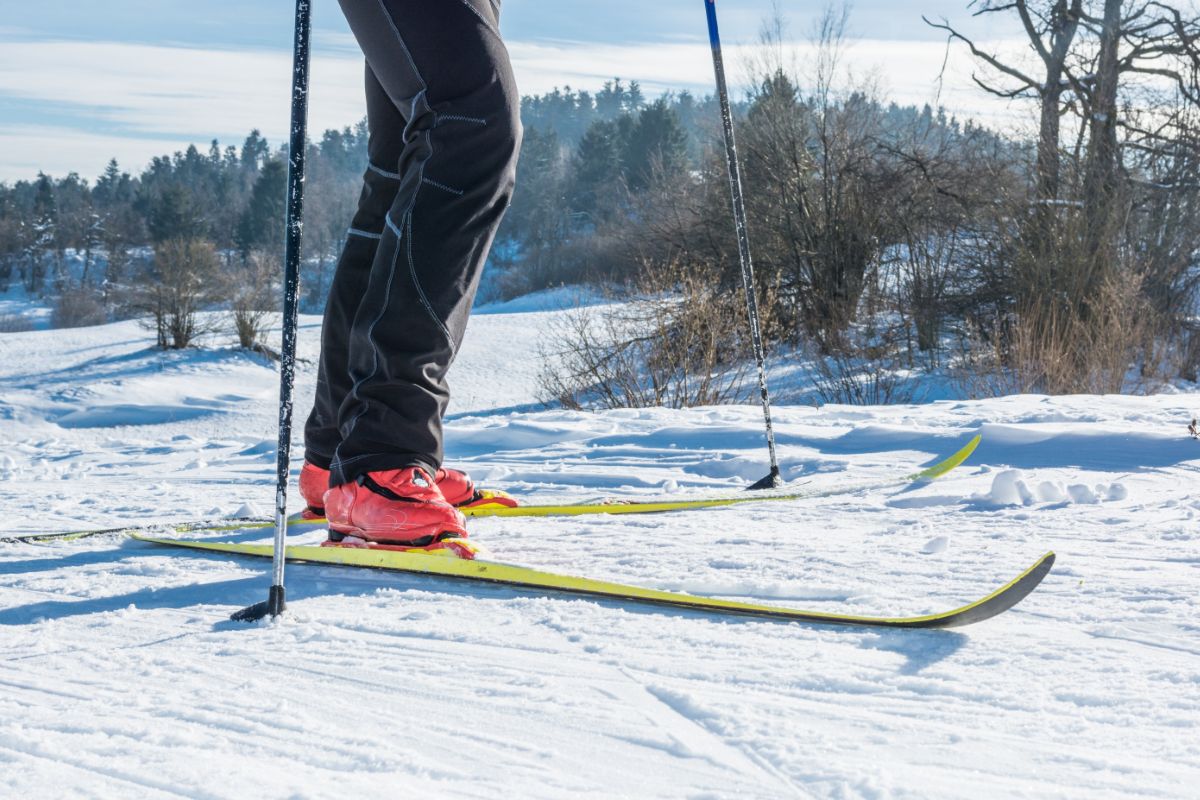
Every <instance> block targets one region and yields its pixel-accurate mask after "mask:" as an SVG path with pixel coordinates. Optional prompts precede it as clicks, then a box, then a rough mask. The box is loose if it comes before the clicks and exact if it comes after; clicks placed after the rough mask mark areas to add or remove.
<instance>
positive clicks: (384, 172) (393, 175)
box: [367, 161, 402, 181]
mask: <svg viewBox="0 0 1200 800" xmlns="http://www.w3.org/2000/svg"><path fill="white" fill-rule="evenodd" d="M367 169H369V170H371V172H374V173H375V174H376V175H382V176H383V177H385V178H391V179H392V180H394V181H398V180H400V178H401V177H402V176H401V175H400V173H399V172H388V171H387V170H386V169H384V168H383V167H377V166H375V165H374V164H372V163H371V162H369V161H368V162H367Z"/></svg>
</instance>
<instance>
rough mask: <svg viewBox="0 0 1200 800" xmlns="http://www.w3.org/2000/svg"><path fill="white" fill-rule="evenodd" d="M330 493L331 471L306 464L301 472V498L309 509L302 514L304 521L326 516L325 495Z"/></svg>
mask: <svg viewBox="0 0 1200 800" xmlns="http://www.w3.org/2000/svg"><path fill="white" fill-rule="evenodd" d="M328 491H329V470H327V469H321V468H320V467H318V466H317V465H316V464H312V463H309V462H308V461H305V462H304V468H303V469H302V470H300V496H301V497H303V498H304V502H305V503H307V504H308V508H306V509H304V511H302V512H300V516H301V517H302V518H303V519H321V518H322V517H324V516H325V493H326V492H328Z"/></svg>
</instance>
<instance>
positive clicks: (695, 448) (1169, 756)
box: [0, 296, 1200, 798]
mask: <svg viewBox="0 0 1200 800" xmlns="http://www.w3.org/2000/svg"><path fill="white" fill-rule="evenodd" d="M560 299H561V298H560ZM561 304H562V303H558V304H557V305H556V300H555V297H554V296H550V297H548V298H546V297H543V298H541V299H540V300H538V301H536V302H535V301H529V302H527V303H526V304H524V305H522V304H515V305H512V306H508V307H503V306H492V307H489V308H488V309H486V310H487V312H488V313H484V314H480V315H477V316H476V317H474V318H473V319H472V321H471V325H470V330H469V332H468V340H467V344H466V345H465V347H464V348H463V352H462V354H461V356H460V361H459V363H458V364H457V365H456V367H455V368H454V371H453V374H452V382H453V386H454V391H455V396H454V400H453V403H452V407H451V413H450V419H449V422H448V426H447V453H448V458H449V461H450V462H452V463H453V464H454V465H458V466H463V467H465V468H467V469H468V470H470V471H471V472H472V473H473V474H474V475H475V476H476V477H477V478H478V479H481V480H482V481H484V482H485V483H487V484H488V485H490V486H495V487H496V488H502V489H506V490H508V491H510V492H512V493H514V494H516V495H518V496H520V497H522V498H529V499H536V500H537V501H541V502H558V501H575V500H585V499H596V498H603V497H608V496H618V495H619V496H628V495H638V496H645V497H650V496H658V495H661V494H684V495H687V494H699V493H711V492H715V491H726V490H729V489H731V488H735V487H737V486H742V485H745V484H746V483H748V482H750V481H753V480H756V479H758V478H760V477H762V475H763V474H765V472H766V465H765V447H764V445H763V438H762V433H761V415H760V410H759V409H758V408H757V407H756V406H744V407H742V406H725V407H714V408H699V409H691V410H684V411H674V410H668V409H646V410H624V411H610V412H571V411H564V410H560V409H548V408H545V407H543V406H542V405H541V404H540V402H539V398H538V396H537V393H536V389H535V386H536V375H537V372H538V363H537V362H538V347H537V345H538V342H539V333H540V331H543V330H544V329H545V327H546V326H547V325H548V324H549V323H551V322H552V321H553V317H554V316H555V315H556V314H559V313H563V312H560V311H557V310H556V308H558V307H559V305H561ZM565 304H566V305H568V306H570V305H573V304H574V301H565ZM301 321H302V329H301V340H300V344H301V356H302V357H304V358H306V359H308V362H307V363H305V364H303V365H302V368H301V369H300V371H299V376H298V379H299V384H298V387H297V397H298V398H299V401H298V403H297V411H298V413H299V414H300V415H301V417H300V419H301V420H302V415H303V413H304V412H305V411H306V410H307V409H306V407H305V406H306V402H307V398H309V397H311V394H312V390H313V373H314V371H315V370H314V364H315V362H314V359H315V358H316V348H317V334H318V330H319V324H320V322H319V320H318V319H317V318H314V317H302V319H301ZM152 344H153V342H152V338H151V336H150V334H149V333H148V332H147V331H146V330H145V329H143V328H142V327H140V326H139V325H138V324H137V323H136V322H122V323H116V324H112V325H106V326H101V327H97V328H84V329H73V330H33V331H26V332H14V333H3V334H0V442H3V443H4V445H5V446H4V447H3V452H2V453H0V503H2V504H3V506H2V507H3V508H4V509H5V511H6V512H7V513H6V514H5V515H4V518H3V519H2V520H0V535H11V534H14V533H22V532H24V533H30V532H46V531H53V530H68V529H73V528H79V527H86V526H106V527H107V526H113V525H120V524H127V523H145V522H154V521H180V520H187V519H194V518H198V517H203V516H212V515H218V514H224V515H233V516H261V515H264V514H269V513H270V509H271V507H272V503H273V486H274V449H275V427H276V408H275V404H276V397H277V374H276V372H275V370H274V368H273V367H272V366H271V365H270V364H269V363H268V362H266V361H265V360H263V359H262V358H260V357H258V356H252V355H247V354H245V353H242V352H241V351H238V350H236V349H234V348H233V347H232V346H231V344H230V342H229V341H227V340H222V339H213V340H211V341H209V342H208V343H207V347H206V349H204V350H195V351H187V352H182V353H161V352H159V351H156V350H155V349H153V347H152ZM498 345H501V346H500V347H498ZM784 388H786V387H784ZM1198 406H1200V403H1198V402H1197V400H1196V396H1195V395H1194V394H1188V393H1174V394H1168V395H1161V396H1155V397H1124V396H1105V397H1083V396H1078V397H1056V398H1050V397H1040V396H1031V395H1025V396H1014V397H1005V398H998V399H994V400H984V401H962V400H940V401H938V402H933V403H926V404H921V405H899V406H888V407H847V406H826V407H823V408H819V409H818V408H813V407H809V406H800V405H795V406H783V407H779V408H777V409H776V412H775V421H776V428H777V441H778V446H779V452H780V457H781V465H782V468H783V471H784V474H785V475H786V476H787V477H788V478H789V479H791V481H792V483H793V485H795V486H797V487H804V488H821V487H826V486H834V485H837V484H839V483H841V482H844V481H855V482H858V481H863V480H870V479H873V478H881V477H890V476H893V475H896V474H897V473H901V474H902V473H904V472H906V471H908V470H909V469H910V468H912V467H914V466H916V465H928V464H930V463H933V462H934V461H936V460H938V459H939V458H940V457H942V456H944V455H946V454H948V453H950V452H953V451H954V450H955V449H956V448H957V447H959V446H961V444H963V443H965V442H966V440H967V439H968V438H969V437H970V436H972V435H973V434H974V433H976V432H979V433H982V434H983V443H982V444H981V446H980V448H979V449H978V451H977V452H976V453H975V455H974V456H972V458H971V459H970V460H969V462H968V463H967V464H966V465H965V466H963V467H961V468H959V469H958V470H956V471H954V472H953V473H951V474H950V475H949V476H947V477H945V478H943V479H941V480H938V481H936V482H934V483H931V484H928V485H925V486H920V487H915V488H911V489H907V490H894V489H893V490H874V491H865V492H859V493H855V494H849V495H840V496H833V497H827V498H823V499H818V500H809V501H804V502H795V503H782V504H776V503H768V504H762V505H749V506H739V507H735V508H726V509H716V510H708V511H699V512H688V513H678V514H670V515H657V516H641V517H639V516H626V517H607V518H606V517H593V518H571V519H545V520H528V519H526V520H522V519H479V520H473V521H472V522H471V531H472V536H473V537H476V538H478V540H479V541H481V542H483V543H484V544H485V545H486V546H487V547H488V549H489V550H490V551H491V552H492V553H493V555H494V556H495V557H496V558H498V559H501V560H505V561H511V562H515V563H521V564H527V565H530V566H536V567H540V568H544V569H549V570H554V571H561V572H572V573H578V574H584V575H588V576H591V577H596V578H609V579H615V580H623V581H627V582H632V583H638V584H642V585H646V586H653V587H657V588H662V589H672V590H683V591H689V592H696V593H706V594H713V595H720V596H727V597H736V598H739V599H752V600H758V601H762V602H774V603H783V604H787V605H792V606H800V607H804V608H812V609H815V610H845V611H849V612H851V613H862V614H876V613H883V614H898V613H905V614H908V613H913V614H917V613H925V612H930V611H935V610H942V609H946V608H950V607H954V606H957V605H960V604H962V603H964V602H968V601H970V600H973V599H975V598H977V597H978V596H980V595H981V594H983V593H985V592H987V591H989V590H991V589H993V588H995V587H996V586H999V585H1000V584H1001V583H1003V582H1004V581H1007V580H1009V579H1010V578H1012V577H1013V576H1014V575H1016V574H1017V572H1019V571H1020V570H1021V569H1023V568H1024V567H1025V566H1027V565H1028V564H1030V563H1032V561H1033V560H1034V559H1035V558H1036V557H1037V556H1039V555H1040V554H1041V553H1043V552H1045V551H1046V550H1055V551H1056V552H1057V553H1058V556H1059V560H1058V565H1057V566H1056V567H1055V570H1054V571H1053V572H1052V573H1051V575H1050V576H1049V577H1048V578H1047V580H1046V582H1045V583H1044V584H1043V586H1042V587H1041V588H1040V589H1039V590H1038V591H1037V592H1035V593H1034V594H1033V595H1031V596H1030V597H1029V598H1027V599H1026V600H1025V602H1024V603H1022V604H1021V605H1020V606H1018V607H1017V608H1016V609H1014V610H1013V611H1011V612H1009V613H1008V614H1005V615H1003V616H1001V617H999V618H997V619H995V620H991V621H989V622H985V623H982V624H980V625H978V626H974V627H970V628H966V629H961V630H954V631H886V630H870V629H838V628H833V627H827V626H814V625H800V624H782V623H773V622H764V621H755V620H748V619H721V618H713V617H707V616H704V615H702V614H698V613H694V612H685V611H672V610H663V609H651V608H646V607H640V606H636V605H632V604H625V603H620V602H612V601H593V600H587V599H579V598H574V599H572V598H566V597H562V596H553V595H541V594H537V593H531V592H524V591H518V590H515V589H507V588H503V587H495V586H481V585H474V584H465V583H456V582H453V581H449V580H435V579H430V578H423V577H419V576H406V575H400V574H393V573H380V572H374V571H370V570H349V569H342V568H335V567H318V566H311V565H294V566H289V568H288V573H287V587H288V599H289V603H290V609H289V612H288V614H287V615H285V616H284V617H282V618H281V619H280V620H278V621H276V622H274V623H268V622H264V623H262V624H259V625H252V626H246V625H242V624H238V623H233V622H230V621H228V615H229V613H230V612H232V611H234V610H235V609H237V608H239V607H241V606H244V605H247V604H249V603H251V602H255V601H257V600H261V599H264V598H265V595H266V587H267V584H268V582H269V580H268V571H269V564H268V562H266V561H259V560H250V559H242V558H229V557H218V556H211V555H206V554H202V553H194V554H193V553H184V552H173V551H168V550H163V549H157V548H154V547H152V546H150V545H145V544H141V543H137V542H133V541H131V540H127V539H122V538H119V537H115V536H108V537H98V538H93V539H87V540H82V541H75V542H60V543H52V544H36V545H35V544H0V796H4V797H49V796H55V797H58V796H87V797H121V798H125V797H167V796H188V797H193V796H204V797H243V796H252V795H262V796H269V797H282V796H289V797H292V796H294V797H314V798H319V797H347V796H350V797H357V796H364V797H396V796H402V797H404V796H414V797H496V796H500V795H502V794H503V795H512V796H519V797H531V798H542V797H546V798H551V797H553V798H558V797H575V796H580V795H583V796H595V797H601V796H603V797H664V798H674V797H678V798H695V797H711V798H725V797H728V798H777V797H789V796H800V797H807V796H819V797H871V798H928V797H964V796H971V797H982V796H988V797H1012V796H1022V797H1085V796H1086V797H1129V796H1138V797H1183V796H1189V795H1191V794H1193V793H1194V791H1195V789H1194V787H1195V783H1196V779H1197V777H1200V744H1198V743H1200V735H1198V734H1200V731H1198V730H1197V728H1198V727H1200V623H1197V619H1198V614H1197V612H1198V611H1200V608H1198V606H1200V600H1198V593H1197V591H1196V586H1197V578H1200V524H1198V520H1197V516H1198V514H1200V498H1197V497H1196V494H1195V492H1193V491H1191V487H1192V486H1194V485H1195V481H1196V478H1197V472H1198V471H1200V443H1197V442H1196V441H1194V440H1192V439H1190V438H1189V437H1188V436H1187V435H1186V431H1185V427H1186V425H1187V422H1188V420H1190V419H1191V418H1192V417H1193V416H1195V415H1196V413H1195V412H1196V409H1197V407H1198ZM298 421H299V420H298ZM297 428H299V425H298V426H297ZM299 439H300V437H299V430H298V431H297V441H296V449H295V450H294V459H296V460H298V459H299V457H300V454H301V452H302V450H301V448H300V442H299ZM293 463H294V466H296V467H298V463H296V461H295V460H294V462H293ZM289 502H290V504H291V508H293V509H296V508H297V507H298V498H297V496H296V495H295V490H294V484H293V489H292V495H291V497H290V500H289ZM30 509H36V513H31V512H30ZM264 537H269V532H266V533H265V534H264Z"/></svg>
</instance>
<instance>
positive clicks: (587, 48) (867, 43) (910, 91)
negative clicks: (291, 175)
mask: <svg viewBox="0 0 1200 800" xmlns="http://www.w3.org/2000/svg"><path fill="white" fill-rule="evenodd" d="M430 1H431V2H434V1H442V2H444V1H446V0H430ZM775 2H777V4H778V6H779V8H780V11H781V12H782V14H783V16H784V18H785V20H786V23H787V28H786V32H787V38H788V40H789V42H790V43H791V45H792V47H793V49H794V51H795V53H796V69H797V72H798V73H799V75H800V77H801V80H803V78H804V75H805V74H807V70H806V65H807V63H808V60H807V59H808V56H809V55H810V54H811V46H809V44H808V39H809V34H810V31H811V30H812V26H813V24H814V22H815V20H816V18H817V17H818V16H819V14H820V13H821V10H822V8H823V7H824V5H823V3H820V2H813V0H775ZM503 5H504V9H503V12H502V16H501V31H502V33H503V35H504V36H505V39H506V41H507V43H508V48H509V52H510V54H511V56H512V59H513V64H514V69H515V72H516V75H517V83H518V86H519V87H520V90H521V92H522V93H523V94H533V93H541V92H545V91H548V90H550V89H552V88H554V87H556V86H567V85H569V86H571V87H574V88H577V89H589V90H594V89H597V88H599V87H600V85H601V84H602V83H603V82H604V81H605V80H609V79H611V78H613V77H620V78H622V79H625V80H627V81H628V80H637V81H639V82H640V83H641V84H642V86H643V88H644V90H645V91H646V94H647V95H648V96H650V97H654V96H657V95H658V94H660V93H662V92H664V91H668V90H680V89H688V90H691V91H692V92H694V93H697V94H700V95H703V94H709V93H711V92H712V91H713V74H712V62H711V57H710V54H709V49H708V44H707V31H706V28H705V18H704V9H703V3H702V2H701V0H605V2H583V0H504V3H503ZM717 7H718V14H719V17H720V24H721V35H722V40H723V41H724V43H725V45H726V49H727V50H728V51H729V52H728V53H727V54H726V61H727V65H728V66H727V69H729V71H730V83H731V87H732V90H733V91H734V92H735V93H738V92H744V91H745V88H746V86H747V83H748V78H747V76H748V71H747V69H746V66H745V64H746V63H747V58H748V54H749V52H750V50H751V48H752V46H753V45H754V43H755V42H756V41H757V39H758V34H759V30H760V28H761V25H762V22H763V20H764V19H765V18H767V17H768V16H770V15H771V14H772V7H773V0H721V1H720V2H719V3H718V6H717ZM313 8H314V11H313V63H312V68H311V79H312V93H311V99H310V117H309V130H310V133H319V132H320V131H322V130H324V129H326V128H340V127H344V126H346V125H351V124H353V123H355V122H356V121H358V120H359V119H360V118H361V117H362V115H363V113H364V106H363V99H362V56H361V54H360V53H359V51H358V48H357V45H356V44H355V42H354V39H353V37H352V36H351V34H350V31H349V29H348V28H347V26H346V24H345V21H344V19H343V18H342V15H341V11H340V8H339V6H338V4H337V3H336V2H334V0H315V2H314V4H313ZM922 14H924V15H925V16H928V17H930V18H941V17H945V18H949V19H951V20H953V21H954V22H955V23H956V24H961V25H962V27H963V28H964V29H965V30H968V31H969V32H970V33H971V34H972V35H973V36H976V37H978V38H979V39H980V40H982V41H985V42H987V43H988V44H989V46H992V47H993V48H994V49H998V50H1001V51H1009V52H1013V53H1018V52H1020V50H1021V44H1020V41H1019V38H1018V33H1019V32H1018V31H1016V30H1015V29H1011V28H1005V27H1004V26H1001V25H997V24H996V22H995V21H994V20H993V21H989V22H988V23H987V24H984V23H981V22H980V21H978V20H973V19H972V18H971V15H970V11H969V9H968V0H858V2H856V3H853V5H852V11H851V17H850V33H851V36H852V41H851V43H850V46H849V48H848V50H847V53H846V58H845V60H844V62H843V63H844V65H845V70H846V71H845V74H844V76H843V77H844V79H845V80H846V81H863V80H874V81H876V82H877V83H878V85H879V87H880V89H881V90H882V91H883V92H884V93H885V94H886V96H887V97H889V98H890V99H893V100H896V101H897V102H902V103H906V104H907V103H913V104H924V103H931V104H935V105H937V104H940V105H943V106H945V107H946V108H947V109H949V110H950V111H952V112H954V113H956V114H958V115H959V116H973V117H976V118H980V119H982V120H983V121H985V122H988V123H989V124H995V125H997V126H1000V127H1004V126H1006V125H1016V124H1018V123H1017V122H1016V120H1017V119H1018V118H1019V117H1020V116H1021V115H1023V114H1024V113H1025V109H1024V107H1023V106H1021V105H1020V104H1019V103H1018V104H1013V103H1010V102H1001V101H997V100H994V99H991V98H988V97H987V96H986V95H984V93H983V92H981V91H980V90H978V89H977V88H975V87H974V86H973V84H972V83H971V79H970V76H971V72H972V63H971V61H970V59H969V58H968V57H967V56H966V54H965V53H963V52H962V48H961V47H954V48H951V49H950V51H949V54H948V53H947V48H946V41H945V37H944V35H942V34H941V33H940V32H939V31H936V30H933V29H931V28H929V27H928V26H927V25H925V24H924V22H922V20H921V16H922ZM293 20H294V4H293V3H292V2H291V1H290V0H202V2H196V0H105V1H104V2H100V3H91V2H81V0H38V2H29V0H0V181H9V182H11V181H14V180H21V179H31V178H33V177H36V175H37V173H38V172H39V171H44V172H47V173H49V174H52V175H56V176H60V175H63V174H65V173H67V172H71V171H74V172H78V173H79V174H80V175H81V176H83V177H85V178H89V179H92V178H94V177H95V176H97V175H99V174H100V173H101V172H102V171H103V168H104V166H105V164H106V163H107V162H108V160H109V159H110V158H114V157H115V158H117V159H118V161H119V162H120V164H121V166H122V167H123V168H124V169H125V170H128V171H131V172H135V173H136V172H138V171H140V170H141V169H142V167H144V166H145V165H146V163H147V162H149V160H150V159H151V158H152V157H154V156H156V155H162V154H165V153H171V152H175V151H178V150H181V149H184V148H186V147H187V145H188V144H191V143H194V144H197V145H198V146H200V147H201V148H203V149H207V147H208V144H209V142H211V141H212V140H213V139H217V140H219V141H220V142H221V144H222V145H227V144H235V145H240V144H241V142H242V140H243V139H244V138H245V136H246V134H247V133H249V131H250V130H251V129H253V128H258V129H260V130H261V131H262V132H263V134H264V135H265V136H266V137H267V138H268V140H270V141H271V143H272V145H276V144H279V143H280V142H282V141H283V140H284V138H285V137H286V132H287V129H288V111H289V105H288V103H289V98H290V89H289V82H290V79H291V74H290V72H291V45H292V25H293ZM943 65H945V68H946V69H945V74H944V77H943V78H942V79H941V80H939V73H942V71H943Z"/></svg>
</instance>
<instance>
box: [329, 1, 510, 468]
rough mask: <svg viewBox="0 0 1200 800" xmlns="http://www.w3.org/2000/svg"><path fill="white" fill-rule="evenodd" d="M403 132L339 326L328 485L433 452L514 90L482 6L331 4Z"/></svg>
mask: <svg viewBox="0 0 1200 800" xmlns="http://www.w3.org/2000/svg"><path fill="white" fill-rule="evenodd" d="M341 5H342V8H343V10H344V11H345V13H346V18H347V20H348V21H349V23H350V28H351V30H352V31H353V32H354V35H355V37H356V38H357V39H358V41H359V44H360V45H361V46H362V48H363V52H364V53H365V54H366V57H367V62H368V63H369V64H370V65H371V69H372V71H373V72H374V73H375V75H376V76H378V78H379V82H380V84H381V85H382V87H383V88H384V90H385V91H386V92H387V94H388V96H389V97H390V98H391V100H392V102H393V103H394V104H395V105H396V107H397V108H400V109H403V111H404V116H405V117H406V126H405V128H404V131H403V141H404V149H403V152H402V153H401V156H400V159H399V166H398V169H397V173H398V174H399V175H400V176H401V177H400V180H399V191H398V194H397V196H396V199H395V202H394V203H393V205H392V207H391V210H390V211H389V212H388V214H387V215H386V217H385V219H384V227H383V232H382V238H381V239H380V241H379V245H378V249H377V251H376V255H375V260H374V263H373V265H372V268H371V274H370V277H369V279H368V282H367V286H366V290H365V294H364V295H363V300H362V303H361V304H360V305H359V307H358V309H357V312H356V314H355V316H354V319H353V322H352V332H351V336H350V342H349V374H350V378H351V380H352V381H353V383H352V385H351V387H350V391H349V392H348V394H347V396H346V399H345V401H344V402H343V403H342V407H341V409H340V412H339V415H338V420H339V428H340V433H341V437H342V438H341V442H340V444H339V445H338V447H337V452H336V455H335V457H334V459H333V462H332V465H331V466H332V471H333V475H332V477H331V481H330V482H331V484H332V485H334V486H338V485H341V484H345V483H349V482H350V481H353V480H354V479H355V478H357V477H358V476H360V475H364V474H365V473H367V472H376V471H381V470H394V469H398V468H401V467H405V466H411V465H417V466H421V467H423V468H424V469H425V470H426V471H427V472H428V473H429V474H430V475H433V474H434V473H435V472H436V470H437V468H438V466H439V465H440V463H441V459H442V427H441V421H442V415H443V413H444V412H445V409H446V403H447V401H448V398H449V393H448V390H447V386H446V372H447V370H448V369H449V367H450V363H451V361H452V360H453V358H454V355H455V352H456V351H457V349H458V346H459V344H460V343H461V341H462V336H463V333H464V331H465V328H466V323H467V317H468V315H469V313H470V308H471V303H472V301H473V299H474V295H475V290H476V288H477V285H478V280H479V274H480V270H481V268H482V266H483V262H484V260H485V259H486V257H487V253H488V250H489V248H490V246H491V242H492V237H493V236H494V234H495V231H496V227H497V226H498V225H499V222H500V218H501V216H502V215H503V213H504V210H505V208H506V207H507V205H508V202H509V198H510V196H511V192H512V186H513V180H514V174H515V168H516V155H517V151H518V149H519V142H520V122H519V97H518V94H517V91H516V87H515V84H514V82H513V77H512V71H511V68H510V65H509V61H508V55H507V52H506V51H505V48H504V45H503V43H502V42H501V40H500V37H499V34H498V32H497V28H496V25H497V19H496V12H495V8H494V6H493V4H492V2H491V0H341Z"/></svg>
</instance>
